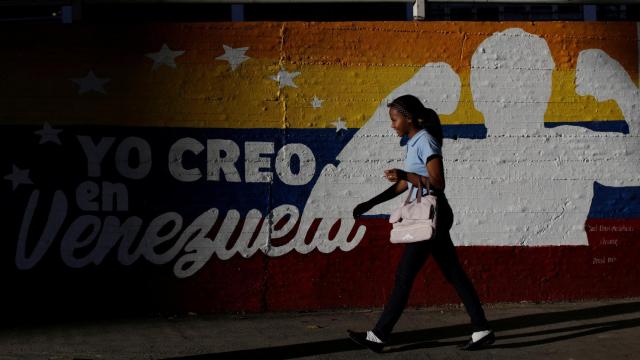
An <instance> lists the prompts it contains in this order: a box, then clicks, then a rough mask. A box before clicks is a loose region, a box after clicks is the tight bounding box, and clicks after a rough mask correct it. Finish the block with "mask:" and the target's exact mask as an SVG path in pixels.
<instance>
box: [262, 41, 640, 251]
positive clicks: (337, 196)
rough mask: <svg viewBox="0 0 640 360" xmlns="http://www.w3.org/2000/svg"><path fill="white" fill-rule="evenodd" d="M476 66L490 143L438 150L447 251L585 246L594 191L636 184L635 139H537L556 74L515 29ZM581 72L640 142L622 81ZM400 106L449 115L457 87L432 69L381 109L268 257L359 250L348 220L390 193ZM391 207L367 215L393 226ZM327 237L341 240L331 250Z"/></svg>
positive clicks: (581, 131) (602, 58) (438, 66)
mask: <svg viewBox="0 0 640 360" xmlns="http://www.w3.org/2000/svg"><path fill="white" fill-rule="evenodd" d="M471 61H472V64H471V65H472V66H471V89H472V94H473V100H474V104H475V106H476V108H477V109H478V110H479V111H481V112H482V113H483V115H484V119H485V125H486V127H487V132H488V135H487V138H486V139H480V140H474V139H458V140H450V139H445V141H444V145H443V152H444V159H445V171H446V178H447V194H448V198H449V199H450V202H451V205H452V207H453V209H454V211H455V214H456V222H455V224H454V225H455V228H454V231H452V234H451V235H452V239H453V240H454V242H455V243H456V244H458V245H503V246H509V245H526V246H542V245H587V244H588V242H587V237H586V232H585V230H584V223H585V220H586V218H587V214H588V211H589V207H590V205H591V200H592V197H593V182H594V181H599V182H601V183H603V184H606V185H611V186H628V185H637V184H638V183H640V176H639V174H638V169H640V164H639V163H638V162H639V159H640V157H639V156H638V153H639V151H638V150H637V147H638V144H637V140H638V139H637V136H626V135H623V134H620V133H608V132H594V131H591V130H588V129H585V128H582V127H575V126H560V127H556V128H552V129H546V128H544V114H545V111H546V108H547V104H548V102H549V98H550V95H551V74H552V71H553V69H554V67H555V64H554V62H553V59H552V58H551V55H550V51H549V48H548V46H547V43H546V41H544V39H542V38H540V37H538V36H535V35H532V34H529V33H527V32H525V31H523V30H522V29H507V30H505V31H503V32H498V33H495V34H493V35H492V36H490V37H489V38H487V39H486V40H485V41H483V42H482V43H481V44H480V46H479V47H478V49H477V50H476V52H475V53H474V55H473V57H472V60H471ZM577 67H578V68H577V69H576V74H577V76H576V85H577V91H578V93H579V94H581V95H586V94H592V95H593V96H595V97H596V98H597V99H599V100H604V99H614V100H615V101H616V102H618V104H619V105H620V107H621V109H622V110H623V113H624V115H625V118H626V119H627V121H628V122H629V127H630V129H632V130H631V131H632V134H637V129H638V114H637V112H638V111H637V109H638V90H637V88H636V87H635V85H634V84H633V82H631V81H630V79H629V78H628V75H627V74H626V72H625V71H624V69H623V68H622V67H621V66H620V65H619V64H618V63H617V62H616V61H615V60H613V59H611V58H610V57H608V56H607V55H606V54H605V53H604V52H602V51H600V50H586V51H583V52H582V53H581V54H580V57H579V60H578V65H577ZM612 82H613V83H615V84H612ZM403 94H413V95H415V96H417V97H418V98H420V99H421V100H422V101H423V104H424V105H425V106H427V107H431V108H433V109H434V110H435V111H436V112H437V113H439V114H450V113H452V112H453V111H454V110H455V109H456V107H457V104H458V101H459V96H460V79H459V77H458V75H457V74H456V73H455V72H454V71H453V70H452V69H451V67H450V66H449V65H448V64H446V63H435V64H434V63H432V64H427V65H425V66H424V67H423V68H422V69H420V71H418V72H417V73H416V74H415V75H414V76H413V77H412V78H411V79H410V80H409V81H407V82H405V83H404V84H402V85H401V86H399V87H398V88H397V89H395V90H394V91H392V92H391V93H390V94H389V95H388V96H387V97H386V98H385V99H383V101H382V102H381V103H380V105H379V106H378V108H377V109H376V111H375V113H374V114H373V116H372V117H371V118H370V119H369V121H367V123H366V124H365V125H364V126H363V127H362V128H360V129H359V131H358V132H357V133H356V134H355V135H354V137H353V139H352V140H351V141H350V142H349V143H348V144H347V145H346V146H345V148H344V149H343V150H342V151H341V152H340V154H339V155H338V157H337V160H339V161H340V163H339V165H338V166H337V167H336V166H333V165H327V166H325V167H324V168H323V169H322V171H321V174H320V177H319V179H318V181H317V183H316V184H315V186H314V188H313V190H312V191H311V194H310V196H309V198H308V200H307V203H306V205H305V208H304V211H303V213H302V215H301V218H302V220H301V225H300V228H299V230H298V232H297V235H296V238H295V239H294V241H291V242H290V243H288V244H287V245H284V246H280V247H274V248H267V249H263V251H264V252H265V253H266V254H268V255H271V256H279V255H282V254H284V253H287V252H289V251H291V250H293V249H295V250H296V251H298V252H300V253H308V252H309V251H311V250H313V249H314V248H318V249H319V250H320V251H321V252H325V253H328V252H331V251H333V250H335V249H336V248H337V247H339V248H340V249H342V250H344V251H348V250H351V249H353V248H354V247H355V246H357V245H358V243H359V242H360V241H361V239H362V237H363V236H364V233H365V229H364V226H360V227H359V228H358V229H353V227H354V225H355V221H354V220H353V219H352V211H353V208H354V207H355V206H356V205H357V204H358V203H360V202H363V201H365V200H368V199H370V198H371V197H373V196H375V195H376V194H378V193H380V192H382V191H383V190H385V189H386V188H387V187H388V186H389V185H390V184H389V182H388V181H387V180H386V179H384V178H383V177H382V175H381V173H382V170H384V169H388V168H396V167H397V168H401V167H402V165H403V164H402V159H403V158H404V153H405V148H404V146H401V145H400V143H399V138H398V137H397V135H396V134H395V133H394V132H393V131H392V129H391V127H390V122H389V116H388V108H387V106H386V104H387V103H388V102H389V101H391V100H392V99H394V98H396V97H397V96H400V95H403ZM397 205H399V203H394V202H393V201H389V202H386V203H383V204H380V205H378V206H376V207H375V208H373V209H372V210H371V211H369V212H368V213H367V214H389V213H390V212H391V211H392V210H393V209H394V208H395V207H396V206H397ZM315 219H321V220H320V221H321V222H320V226H319V227H318V230H317V231H316V232H315V235H314V237H313V240H312V241H311V242H310V243H309V244H305V242H304V237H305V236H306V235H307V231H308V230H309V228H310V227H311V224H312V222H313V221H314V220H315ZM334 226H337V227H338V231H337V235H336V236H335V237H334V238H333V239H329V232H330V230H331V229H332V227H334ZM354 230H355V231H354ZM350 234H351V236H352V239H351V241H347V239H348V237H349V235H350ZM354 234H355V236H354Z"/></svg>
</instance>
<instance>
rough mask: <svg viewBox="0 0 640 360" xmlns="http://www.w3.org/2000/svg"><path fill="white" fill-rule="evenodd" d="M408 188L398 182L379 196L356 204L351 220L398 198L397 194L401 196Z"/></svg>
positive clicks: (406, 185) (401, 182)
mask: <svg viewBox="0 0 640 360" xmlns="http://www.w3.org/2000/svg"><path fill="white" fill-rule="evenodd" d="M408 188H409V185H408V184H407V182H406V181H405V180H400V181H397V182H395V183H394V184H393V185H391V186H390V187H389V188H388V189H386V190H385V191H383V192H381V193H380V194H378V195H376V196H374V197H373V198H371V199H370V200H367V201H365V202H363V203H361V204H358V205H357V206H356V207H355V208H354V209H353V218H354V219H355V218H357V217H359V216H360V215H362V214H364V213H366V212H367V211H369V210H371V208H373V207H374V206H376V205H378V204H381V203H383V202H385V201H388V200H391V199H393V198H394V197H396V196H398V195H399V194H402V193H403V192H405V191H406V190H407V189H408Z"/></svg>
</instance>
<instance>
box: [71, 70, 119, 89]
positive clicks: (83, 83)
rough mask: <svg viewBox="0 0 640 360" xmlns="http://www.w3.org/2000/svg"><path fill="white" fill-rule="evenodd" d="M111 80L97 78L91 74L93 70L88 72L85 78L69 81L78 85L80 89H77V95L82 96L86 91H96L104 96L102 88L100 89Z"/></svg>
mask: <svg viewBox="0 0 640 360" xmlns="http://www.w3.org/2000/svg"><path fill="white" fill-rule="evenodd" d="M110 80H111V79H108V78H102V79H100V78H97V77H96V76H95V75H94V74H93V70H89V73H87V76H85V77H83V78H74V79H71V81H73V82H74V83H76V84H78V85H80V89H78V94H82V93H85V92H87V91H91V90H94V91H97V92H101V93H103V94H106V92H105V91H104V88H103V87H102V86H103V85H104V84H105V83H107V82H109V81H110Z"/></svg>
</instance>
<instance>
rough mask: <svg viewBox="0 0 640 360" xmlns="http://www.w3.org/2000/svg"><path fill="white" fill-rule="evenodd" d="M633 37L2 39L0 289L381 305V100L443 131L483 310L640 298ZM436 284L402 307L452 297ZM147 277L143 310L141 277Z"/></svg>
mask: <svg viewBox="0 0 640 360" xmlns="http://www.w3.org/2000/svg"><path fill="white" fill-rule="evenodd" d="M639 29H640V27H639V26H638V25H637V24H636V23H589V24H586V23H564V22H550V23H519V22H513V23H511V22H506V23H473V22H464V23H455V22H415V23H414V22H366V23H362V22H358V23H304V22H292V23H208V24H156V25H144V26H143V25H135V26H133V25H131V26H124V27H123V26H119V27H116V26H110V25H101V26H94V27H91V26H87V25H77V24H74V25H66V26H43V27H34V28H30V29H27V30H26V31H25V32H24V33H22V34H21V35H20V36H18V37H13V36H11V37H10V36H9V35H6V34H5V35H4V36H2V38H3V42H4V43H6V44H7V45H6V46H7V49H8V50H7V51H6V55H5V56H4V57H3V58H2V59H1V60H0V61H1V62H2V63H3V67H2V68H3V71H2V76H1V77H0V80H1V81H0V84H1V85H0V91H1V95H2V98H3V99H4V101H3V106H2V107H1V109H0V127H1V128H2V135H0V136H1V137H2V144H1V145H0V146H2V151H3V156H2V169H3V172H4V173H3V179H4V185H3V188H2V211H3V216H2V218H3V225H2V227H3V229H4V231H5V232H4V236H3V238H4V239H3V245H2V254H3V255H2V256H3V258H2V262H3V273H4V277H5V279H11V280H10V285H9V287H11V286H13V288H15V289H23V288H24V287H31V285H33V284H40V285H42V286H45V288H48V289H52V286H53V285H49V284H46V283H49V282H50V279H51V277H56V278H57V279H59V280H58V281H61V282H62V284H63V285H59V286H61V287H62V288H63V289H65V290H64V291H62V292H63V293H65V292H66V293H67V294H71V293H74V292H75V291H77V286H78V282H83V283H85V284H86V283H94V281H96V279H102V280H103V281H102V285H95V284H94V285H90V286H92V288H94V289H97V288H98V287H99V286H100V287H101V288H103V289H111V290H113V289H116V288H117V286H118V285H116V284H118V283H119V284H120V285H122V283H126V284H129V285H128V287H127V288H128V289H130V290H131V291H133V293H135V294H137V295H136V296H138V297H140V298H141V299H146V300H139V301H140V303H141V304H142V303H147V302H146V301H147V300H148V298H147V297H151V296H155V297H157V296H158V295H164V296H165V299H164V300H157V301H156V302H154V307H155V308H157V309H160V308H161V309H165V308H172V309H180V310H194V311H203V312H212V311H213V312H215V311H238V310H242V311H267V310H291V309H317V308H335V307H360V306H379V305H381V304H382V303H383V301H384V299H385V296H386V293H384V292H383V293H379V292H380V290H378V289H377V288H375V287H374V286H373V284H368V283H367V281H364V280H365V279H368V278H369V277H370V276H375V277H377V278H378V279H380V282H381V283H383V284H386V285H384V286H383V287H385V286H386V287H385V288H386V289H388V288H389V287H390V286H391V284H392V281H391V280H392V275H393V269H394V266H395V262H396V261H397V258H398V256H399V255H400V251H401V249H400V248H399V247H398V246H397V245H396V246H392V245H391V244H390V243H389V241H388V233H389V229H390V224H388V221H387V220H388V215H389V213H390V212H391V210H392V209H393V208H395V207H396V206H398V205H399V202H400V201H402V199H401V198H402V196H399V197H398V198H397V199H394V200H392V201H389V202H387V203H384V204H381V205H379V206H377V207H374V208H373V209H372V210H370V211H369V212H368V213H367V214H365V216H363V217H362V218H359V219H354V218H353V217H352V211H353V208H354V207H355V206H356V205H357V204H358V203H360V202H363V201H366V200H368V199H370V198H371V197H373V196H375V195H376V194H378V193H380V192H381V191H383V190H384V189H386V187H388V186H389V183H388V181H387V180H386V179H384V178H383V176H382V175H383V171H384V170H385V169H390V168H394V167H398V168H401V167H402V159H403V156H404V151H405V144H406V140H407V139H404V138H398V137H397V135H396V134H395V133H394V132H393V129H392V128H391V126H390V121H389V116H388V109H387V106H386V104H387V103H388V102H390V101H391V99H393V98H395V97H397V96H400V95H402V94H413V95H416V96H417V97H419V98H420V99H421V100H422V101H423V103H424V104H425V106H428V107H431V108H433V109H434V110H435V111H436V112H437V113H438V114H439V116H440V118H441V121H442V123H443V130H444V135H445V141H444V144H443V154H444V161H445V162H444V164H445V171H446V178H447V190H446V191H447V194H448V198H449V200H450V203H451V206H452V207H453V209H454V213H455V220H454V225H453V228H452V230H451V235H452V238H453V240H454V243H455V244H456V245H458V249H459V252H460V256H461V258H462V259H465V266H466V267H467V268H468V269H469V273H470V276H471V277H472V278H474V279H480V280H481V281H480V283H479V288H478V291H479V292H480V294H481V298H482V299H483V301H520V300H541V299H542V300H563V299H580V298H602V297H620V296H638V295H640V286H639V285H637V281H636V279H637V276H638V275H640V274H638V272H639V271H638V267H637V265H635V263H636V257H637V256H638V249H639V247H638V245H637V241H638V237H639V235H640V138H639V137H638V136H639V133H640V105H639V101H640V94H639V90H638V79H639V75H638V72H639V68H638V67H639V62H638V48H639V46H638V39H639V32H640V30H639ZM434 269H435V268H433V267H431V265H430V264H428V265H427V270H426V271H425V274H424V275H423V278H422V279H421V280H420V281H419V282H420V283H421V284H418V286H417V287H416V290H414V293H415V294H414V295H413V296H412V300H411V302H412V303H414V304H425V303H427V304H430V303H444V302H448V301H451V299H454V298H455V296H454V295H453V294H451V292H450V290H446V285H445V284H443V283H442V281H443V280H442V279H438V278H437V275H438V274H437V273H434ZM69 271H72V274H71V273H69ZM70 274H71V275H70ZM150 278H152V279H154V280H153V281H151V282H150V283H147V285H146V287H144V289H145V290H146V291H148V292H149V291H150V294H152V295H143V294H142V290H139V289H138V288H137V286H138V285H136V283H135V281H138V280H141V279H147V280H145V281H150V280H148V279H150ZM65 279H73V280H65ZM107 279H108V280H107ZM115 279H117V280H115ZM483 279H484V281H483ZM487 279H500V280H498V281H497V282H496V281H487ZM611 279H615V280H611ZM105 281H106V282H105ZM605 283H607V285H605ZM30 284H31V285H30ZM45 284H46V285H45ZM105 284H107V285H105ZM138 284H139V283H138ZM514 284H518V285H514ZM118 291H121V290H118ZM167 293H171V295H170V296H167ZM294 293H295V294H296V296H293V297H292V296H291V295H292V294H294ZM12 301H14V302H13V303H12V304H13V306H19V305H18V303H20V301H21V300H20V297H17V298H15V300H12ZM147 304H148V303H147ZM141 306H142V305H141Z"/></svg>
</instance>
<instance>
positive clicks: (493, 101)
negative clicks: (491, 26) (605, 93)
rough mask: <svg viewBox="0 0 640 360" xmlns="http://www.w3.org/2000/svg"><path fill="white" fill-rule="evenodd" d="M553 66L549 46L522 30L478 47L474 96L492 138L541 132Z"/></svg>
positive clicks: (499, 35)
mask: <svg viewBox="0 0 640 360" xmlns="http://www.w3.org/2000/svg"><path fill="white" fill-rule="evenodd" d="M554 67H555V63H554V62H553V58H552V57H551V52H550V50H549V46H548V45H547V42H546V41H545V40H544V39H542V38H540V37H538V36H536V35H533V34H530V33H527V32H526V31H524V30H522V29H517V28H512V29H507V30H505V31H502V32H496V33H494V34H493V35H491V36H490V37H489V38H487V39H486V40H484V41H483V42H482V43H480V45H479V46H478V48H477V49H476V51H475V52H474V54H473V56H472V58H471V79H470V80H471V92H472V95H473V102H474V105H475V107H476V108H477V109H478V110H479V111H480V112H482V114H483V115H484V121H485V126H486V127H487V133H488V134H489V135H503V134H531V133H534V132H536V131H537V130H539V129H542V128H543V125H544V114H545V112H546V109H547V103H548V101H549V97H550V96H551V74H552V72H553V69H554Z"/></svg>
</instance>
